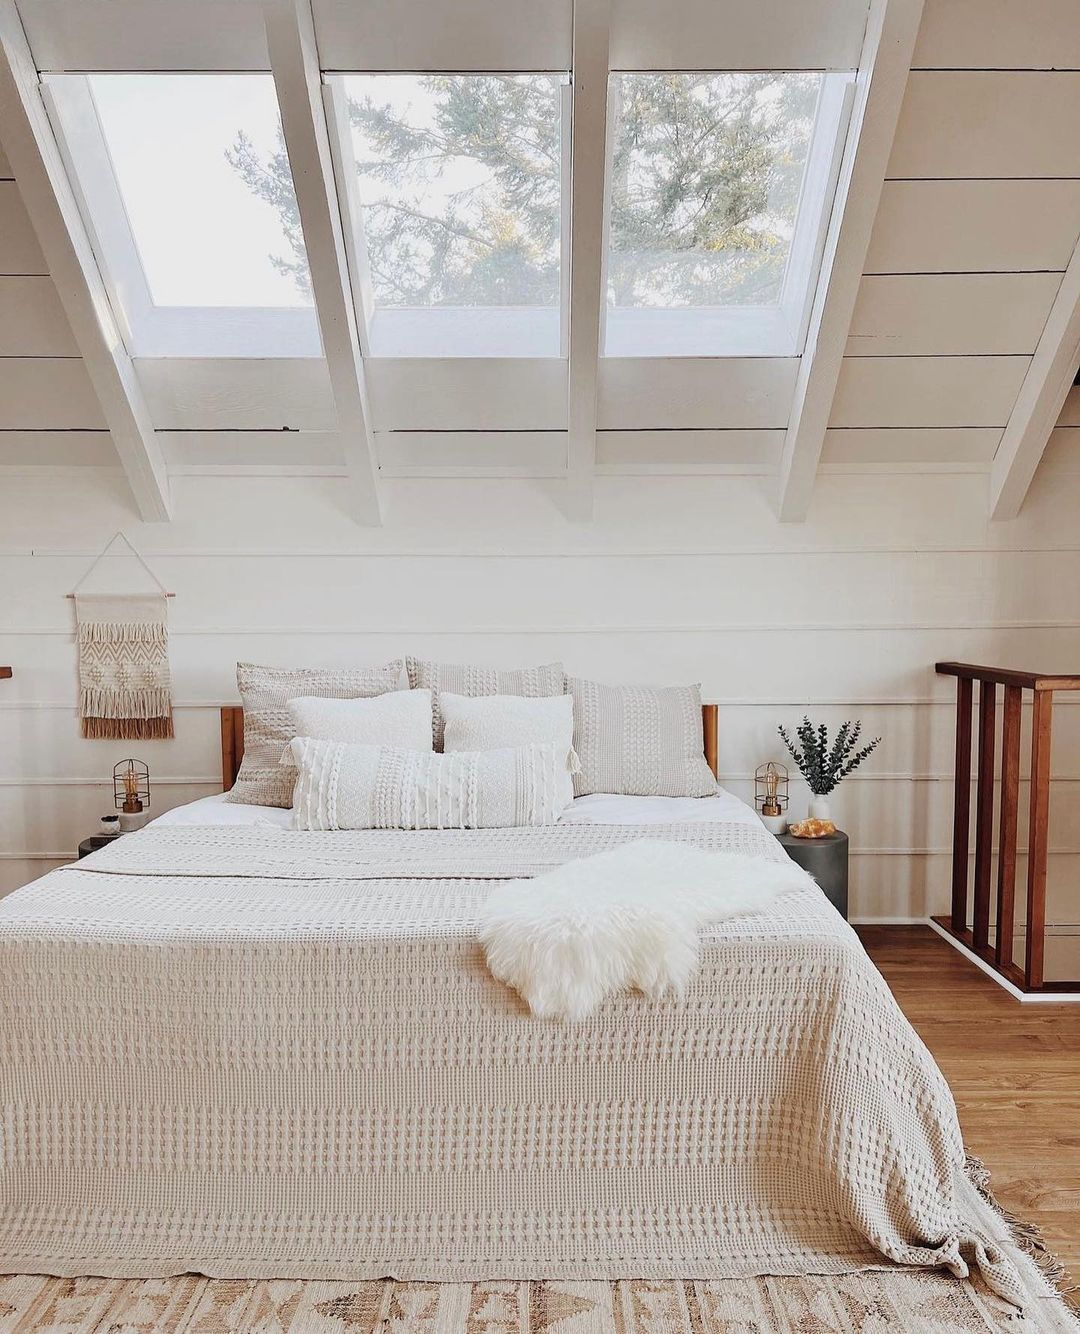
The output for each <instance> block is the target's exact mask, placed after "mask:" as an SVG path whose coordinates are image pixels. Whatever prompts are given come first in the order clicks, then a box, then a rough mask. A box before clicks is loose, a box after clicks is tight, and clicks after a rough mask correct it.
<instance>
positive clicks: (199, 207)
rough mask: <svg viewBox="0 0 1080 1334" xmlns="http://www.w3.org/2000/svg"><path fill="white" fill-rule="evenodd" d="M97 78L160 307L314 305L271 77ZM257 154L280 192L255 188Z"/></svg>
mask: <svg viewBox="0 0 1080 1334" xmlns="http://www.w3.org/2000/svg"><path fill="white" fill-rule="evenodd" d="M89 84H90V89H91V92H92V95H93V99H94V103H95V105H96V107H97V114H98V120H99V122H100V125H101V131H102V134H103V137H104V140H105V144H106V147H107V149H108V154H109V157H110V159H111V163H112V169H113V173H114V176H115V180H116V184H117V186H118V187H119V192H120V196H121V198H122V202H123V209H124V212H125V213H126V215H127V220H128V222H129V224H130V228H131V233H132V236H133V238H134V242H135V246H136V248H137V251H138V256H139V259H140V260H141V265H142V270H143V274H144V276H145V280H146V285H147V286H148V288H149V291H150V296H151V299H152V301H153V303H154V304H155V305H157V306H199V307H210V306H244V307H268V306H270V307H275V306H276V307H290V306H291V307H296V306H310V305H311V295H310V289H309V284H308V277H307V263H306V260H305V258H304V252H303V242H302V240H301V238H300V232H299V220H298V216H297V211H296V198H295V196H294V194H293V189H292V178H291V176H290V174H289V169H288V159H287V158H286V156H285V151H284V148H283V146H282V143H281V138H280V121H279V117H278V108H277V99H276V97H275V95H274V82H273V79H272V78H271V77H270V76H269V75H261V74H204V75H192V74H176V75H173V74H95V75H91V76H90V78H89ZM253 161H258V162H259V163H260V164H261V165H260V168H259V170H266V171H270V172H272V173H273V194H272V196H271V195H269V194H264V195H260V194H258V193H256V192H255V191H254V190H253V189H252V188H251V184H250V181H249V180H248V179H247V176H248V175H249V174H250V172H251V170H252V162H253ZM263 164H264V165H263Z"/></svg>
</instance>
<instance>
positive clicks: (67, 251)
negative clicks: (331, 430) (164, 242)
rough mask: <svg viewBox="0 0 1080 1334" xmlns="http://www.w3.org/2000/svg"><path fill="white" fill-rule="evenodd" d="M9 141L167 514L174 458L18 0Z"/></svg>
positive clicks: (88, 354) (145, 498)
mask: <svg viewBox="0 0 1080 1334" xmlns="http://www.w3.org/2000/svg"><path fill="white" fill-rule="evenodd" d="M0 140H2V141H3V144H4V151H5V153H6V154H7V157H8V160H9V161H10V163H11V167H12V170H13V171H14V173H15V178H16V180H17V181H18V185H19V193H20V194H21V195H22V200H23V204H24V205H25V207H26V211H27V213H28V214H29V216H30V221H31V224H32V225H33V228H34V232H35V234H36V235H37V239H38V244H39V245H40V246H41V250H42V253H43V254H44V256H45V262H46V263H47V264H48V267H49V273H50V274H51V275H52V280H53V283H54V284H55V286H56V290H57V293H58V294H59V297H60V302H61V304H62V305H63V308H64V313H65V315H66V316H67V319H68V323H69V324H70V325H71V332H72V334H73V335H74V338H75V343H76V346H77V347H78V349H79V352H80V354H81V356H82V359H83V362H84V364H85V366H86V371H87V374H88V375H89V377H90V383H91V384H92V385H93V387H94V392H95V394H96V395H97V399H98V402H99V403H100V404H101V411H102V414H103V416H104V418H105V424H106V425H107V426H108V428H109V431H110V432H111V434H112V439H113V444H114V445H115V447H116V452H117V454H119V456H120V463H121V465H122V466H123V469H124V473H125V475H126V477H127V480H128V484H129V485H130V487H131V491H132V495H133V496H134V498H135V504H136V506H137V507H138V511H139V515H140V517H141V518H142V519H145V520H148V521H154V522H160V521H163V520H167V519H169V518H170V517H171V506H170V497H169V476H168V471H167V469H166V466H165V459H164V456H163V454H162V452H161V448H160V446H159V444H158V442H157V438H156V437H155V435H154V427H153V423H152V422H151V420H150V413H149V410H148V408H147V406H146V402H145V400H144V398H143V393H142V389H141V387H140V385H139V380H138V377H137V376H136V374H135V368H134V366H133V365H132V362H131V358H130V356H129V355H128V353H127V350H126V349H125V347H124V343H123V339H122V338H121V337H120V331H119V329H118V327H117V324H116V320H115V318H114V316H113V312H112V308H111V306H110V305H109V298H108V296H107V294H106V291H105V284H104V281H103V280H102V277H101V273H100V270H99V269H98V266H97V260H96V259H95V257H94V252H93V248H92V246H91V244H90V238H89V236H88V235H87V231H86V226H85V224H84V222H83V219H82V216H81V215H80V213H79V208H78V204H77V203H76V201H75V194H74V191H73V190H72V187H71V182H70V180H69V179H68V175H67V171H66V170H65V167H64V162H63V158H62V157H61V154H60V149H59V146H58V145H57V142H56V139H55V137H54V135H53V132H52V127H51V126H50V124H49V118H48V116H47V114H46V111H45V104H44V102H43V100H42V96H41V83H40V81H39V79H38V72H37V67H36V66H35V64H34V61H33V57H32V56H31V54H30V48H29V46H28V45H27V42H26V36H25V34H24V32H23V28H22V22H21V20H20V18H19V15H18V12H17V11H16V8H15V3H14V0H0Z"/></svg>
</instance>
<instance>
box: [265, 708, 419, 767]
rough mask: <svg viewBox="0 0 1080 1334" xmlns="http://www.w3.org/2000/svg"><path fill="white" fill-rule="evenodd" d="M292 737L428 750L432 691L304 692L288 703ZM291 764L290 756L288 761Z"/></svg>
mask: <svg viewBox="0 0 1080 1334" xmlns="http://www.w3.org/2000/svg"><path fill="white" fill-rule="evenodd" d="M287 708H288V710H289V717H290V719H291V720H292V731H291V732H290V733H289V739H290V740H291V739H292V738H293V737H294V736H311V737H317V738H318V739H319V740H320V741H349V742H352V743H353V744H354V745H365V746H397V747H399V748H400V749H401V750H430V749H431V691H430V690H391V691H388V692H387V693H386V694H385V695H375V696H374V697H372V698H371V699H324V698H323V697H322V696H320V695H303V696H301V697H300V698H299V699H291V700H289V703H288V705H287ZM289 763H290V764H291V763H292V761H291V759H290V760H289Z"/></svg>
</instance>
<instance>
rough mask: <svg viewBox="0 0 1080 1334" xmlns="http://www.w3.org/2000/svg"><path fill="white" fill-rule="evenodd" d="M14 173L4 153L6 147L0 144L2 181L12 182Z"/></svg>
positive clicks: (0, 179) (0, 174) (0, 177)
mask: <svg viewBox="0 0 1080 1334" xmlns="http://www.w3.org/2000/svg"><path fill="white" fill-rule="evenodd" d="M13 175H14V173H13V172H12V170H11V163H10V162H9V161H8V160H7V155H6V154H5V153H4V145H3V144H0V181H6V180H10V179H11V178H12V176H13Z"/></svg>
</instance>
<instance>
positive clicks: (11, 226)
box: [0, 180, 48, 274]
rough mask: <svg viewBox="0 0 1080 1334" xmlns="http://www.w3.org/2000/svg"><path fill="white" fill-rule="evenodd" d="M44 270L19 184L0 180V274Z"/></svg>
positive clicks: (39, 271) (45, 270)
mask: <svg viewBox="0 0 1080 1334" xmlns="http://www.w3.org/2000/svg"><path fill="white" fill-rule="evenodd" d="M47 272H48V270H47V269H46V267H45V259H44V256H43V255H42V253H41V247H40V246H39V245H38V243H37V237H36V236H35V235H34V229H33V227H31V225H30V219H29V217H27V213H26V209H25V207H24V206H23V202H22V198H21V197H20V195H19V187H18V186H17V185H16V184H15V182H14V181H12V180H0V274H27V273H47Z"/></svg>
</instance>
